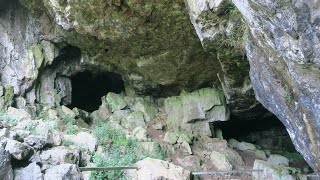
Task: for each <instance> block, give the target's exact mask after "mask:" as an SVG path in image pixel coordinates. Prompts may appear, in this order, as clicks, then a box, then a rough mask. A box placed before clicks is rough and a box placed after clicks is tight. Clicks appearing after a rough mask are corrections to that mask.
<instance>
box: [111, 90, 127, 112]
mask: <svg viewBox="0 0 320 180" xmlns="http://www.w3.org/2000/svg"><path fill="white" fill-rule="evenodd" d="M106 103H107V105H108V106H109V108H110V109H111V112H114V111H116V110H121V109H124V108H125V107H126V106H127V103H126V102H125V101H124V100H123V97H122V96H121V95H120V94H116V93H112V92H110V93H108V94H107V97H106Z"/></svg>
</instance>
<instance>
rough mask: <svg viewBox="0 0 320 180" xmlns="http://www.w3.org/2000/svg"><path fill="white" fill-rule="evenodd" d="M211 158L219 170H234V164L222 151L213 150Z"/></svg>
mask: <svg viewBox="0 0 320 180" xmlns="http://www.w3.org/2000/svg"><path fill="white" fill-rule="evenodd" d="M210 160H211V162H212V164H213V165H214V166H215V167H216V168H217V170H219V171H225V170H232V165H231V164H230V162H229V161H228V159H227V157H226V156H225V155H224V154H222V153H220V152H217V151H212V152H211V155H210Z"/></svg>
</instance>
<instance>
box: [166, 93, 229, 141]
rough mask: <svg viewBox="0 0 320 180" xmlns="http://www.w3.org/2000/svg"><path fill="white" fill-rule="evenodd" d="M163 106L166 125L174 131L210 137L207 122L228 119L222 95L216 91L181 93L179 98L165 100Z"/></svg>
mask: <svg viewBox="0 0 320 180" xmlns="http://www.w3.org/2000/svg"><path fill="white" fill-rule="evenodd" d="M164 104H165V110H166V113H167V114H168V116H167V123H168V125H169V126H170V127H171V128H174V129H176V128H181V129H184V130H187V131H195V132H199V133H202V134H206V135H208V136H211V131H210V128H209V122H212V121H226V120H228V119H229V113H228V109H227V107H226V103H225V100H224V96H223V93H222V92H221V91H219V90H217V89H212V88H204V89H200V90H197V91H194V92H192V93H186V92H183V93H181V94H180V96H175V97H169V98H166V99H165V101H164ZM216 114H220V115H219V116H215V115H216Z"/></svg>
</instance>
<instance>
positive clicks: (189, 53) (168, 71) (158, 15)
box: [22, 0, 219, 95]
mask: <svg viewBox="0 0 320 180" xmlns="http://www.w3.org/2000/svg"><path fill="white" fill-rule="evenodd" d="M22 4H23V5H24V6H25V7H27V8H28V9H29V10H31V11H34V14H41V15H43V14H45V15H47V16H48V17H49V19H50V22H51V27H53V32H52V33H48V34H45V36H44V39H47V40H50V41H51V42H54V44H61V43H68V44H70V45H73V46H75V47H78V48H80V49H81V54H82V61H83V64H86V65H88V66H90V65H93V66H92V67H93V68H96V67H100V68H101V69H102V70H104V71H112V72H117V73H120V74H122V76H123V78H124V79H125V80H126V81H127V82H128V83H130V84H131V85H132V86H133V87H134V88H135V89H136V91H137V92H140V93H148V94H153V95H157V94H161V93H163V94H168V93H169V94H170V93H179V92H180V90H181V89H189V90H194V89H197V88H199V87H203V86H212V85H214V84H215V85H217V82H218V80H217V78H216V74H217V72H218V70H219V66H218V65H219V64H218V61H217V58H216V57H215V55H212V54H210V53H208V52H205V51H204V50H203V48H202V46H201V43H200V42H199V40H198V38H197V36H196V33H195V32H194V29H193V27H192V25H191V23H190V20H189V18H188V15H187V12H186V10H185V6H184V3H183V2H182V1H179V0H177V1H159V2H153V1H139V0H131V1H125V2H122V1H105V0H95V1H86V0H76V1H56V0H53V1H49V0H45V1H36V0H33V1H22ZM37 6H38V7H39V6H41V7H42V8H40V9H37Z"/></svg>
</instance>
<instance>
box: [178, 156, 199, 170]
mask: <svg viewBox="0 0 320 180" xmlns="http://www.w3.org/2000/svg"><path fill="white" fill-rule="evenodd" d="M200 162H201V159H200V158H199V157H198V156H195V155H188V156H183V157H176V158H175V161H174V163H175V164H177V165H179V166H181V167H183V168H186V169H188V170H190V171H197V170H198V171H201V170H202V168H201V165H200V164H201V163H200Z"/></svg>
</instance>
